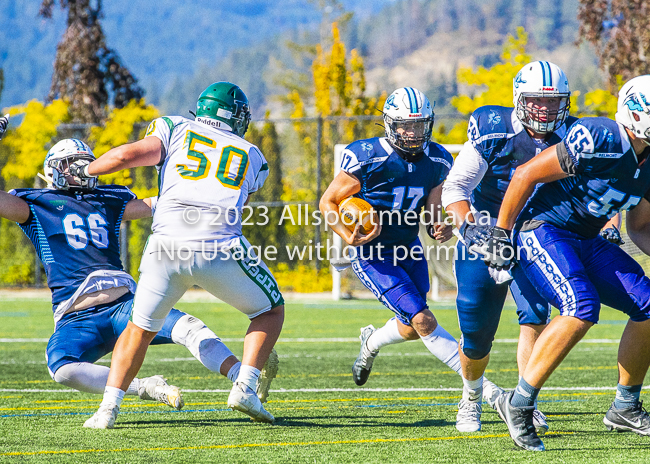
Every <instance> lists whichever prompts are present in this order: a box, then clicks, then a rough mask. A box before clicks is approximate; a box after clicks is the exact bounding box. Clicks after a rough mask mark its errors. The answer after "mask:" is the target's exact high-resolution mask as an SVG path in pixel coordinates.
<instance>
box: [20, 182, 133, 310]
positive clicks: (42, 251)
mask: <svg viewBox="0 0 650 464" xmlns="http://www.w3.org/2000/svg"><path fill="white" fill-rule="evenodd" d="M9 193H11V194H12V195H15V196H17V197H19V198H22V199H23V200H25V201H26V202H27V204H28V205H29V209H30V214H29V219H27V221H25V222H24V223H22V224H19V226H20V228H21V229H22V230H23V232H25V235H27V237H28V238H29V239H30V240H31V241H32V243H33V244H34V248H36V252H37V253H38V256H39V258H40V259H41V262H42V263H43V267H44V268H45V273H46V275H47V285H48V287H50V289H51V290H52V304H53V305H55V306H56V305H57V304H59V303H60V302H62V301H65V300H67V299H68V298H70V297H71V296H72V295H73V294H74V293H75V291H76V290H77V288H78V287H79V285H81V284H82V283H83V282H84V280H85V279H86V277H88V274H90V273H91V272H94V271H98V270H122V262H121V261H120V246H119V243H120V241H119V234H120V225H121V223H122V215H123V214H124V209H125V208H126V204H127V203H128V202H129V201H131V200H133V199H135V198H136V196H135V195H134V194H133V193H132V192H131V191H130V190H129V189H128V188H126V187H122V186H119V185H105V186H101V187H98V188H96V189H94V190H92V191H89V192H83V193H82V192H73V191H66V190H54V189H17V190H12V191H10V192H9Z"/></svg>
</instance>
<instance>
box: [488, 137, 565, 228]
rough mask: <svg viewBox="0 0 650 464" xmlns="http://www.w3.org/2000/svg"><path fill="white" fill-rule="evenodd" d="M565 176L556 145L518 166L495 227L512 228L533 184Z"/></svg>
mask: <svg viewBox="0 0 650 464" xmlns="http://www.w3.org/2000/svg"><path fill="white" fill-rule="evenodd" d="M565 177H569V175H568V174H567V173H565V172H564V171H563V170H562V167H561V166H560V161H559V159H558V156H557V146H556V145H553V146H552V147H549V148H547V149H546V150H544V151H543V152H541V153H540V154H539V155H537V156H535V157H534V158H533V159H532V160H530V161H529V162H527V163H526V164H522V165H521V166H519V167H518V168H517V170H516V171H515V174H514V176H512V180H511V181H510V185H509V186H508V190H507V191H506V195H505V197H504V198H503V203H501V209H500V210H499V219H498V220H497V227H500V228H502V229H506V230H512V228H513V227H514V225H515V221H516V220H517V216H519V213H520V212H521V210H522V209H523V208H524V205H525V204H526V202H527V201H528V198H530V196H531V195H532V194H533V191H534V190H535V186H536V185H537V184H541V183H547V182H553V181H556V180H560V179H564V178H565Z"/></svg>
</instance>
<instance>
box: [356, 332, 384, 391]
mask: <svg viewBox="0 0 650 464" xmlns="http://www.w3.org/2000/svg"><path fill="white" fill-rule="evenodd" d="M374 331H375V328H374V327H373V326H372V325H369V326H367V327H364V328H362V329H361V335H359V340H361V350H360V351H359V356H357V359H356V360H355V361H354V364H353V365H352V378H353V379H354V383H356V384H357V385H359V386H361V385H363V384H365V383H366V382H367V381H368V376H370V371H371V370H372V362H373V361H374V360H375V358H376V357H377V355H378V354H379V351H370V350H369V349H368V348H367V347H366V342H367V341H368V338H370V336H371V335H372V333H373V332H374Z"/></svg>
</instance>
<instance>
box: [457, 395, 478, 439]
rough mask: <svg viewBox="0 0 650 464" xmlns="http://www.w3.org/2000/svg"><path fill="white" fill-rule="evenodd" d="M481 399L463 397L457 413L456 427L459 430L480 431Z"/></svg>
mask: <svg viewBox="0 0 650 464" xmlns="http://www.w3.org/2000/svg"><path fill="white" fill-rule="evenodd" d="M481 412H483V406H481V400H480V399H479V400H477V401H469V400H466V399H461V400H460V403H458V414H457V415H456V429H457V430H458V431H459V432H478V431H479V430H481Z"/></svg>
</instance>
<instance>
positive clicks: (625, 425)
mask: <svg viewBox="0 0 650 464" xmlns="http://www.w3.org/2000/svg"><path fill="white" fill-rule="evenodd" d="M603 423H604V424H605V427H607V430H616V431H617V432H627V431H629V432H634V433H636V434H638V435H645V436H650V416H649V415H648V413H647V411H646V410H645V409H643V401H639V402H638V403H637V404H636V406H633V407H631V408H625V409H616V408H615V407H614V403H612V405H611V406H610V407H609V410H608V411H607V413H606V414H605V417H604V418H603Z"/></svg>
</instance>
